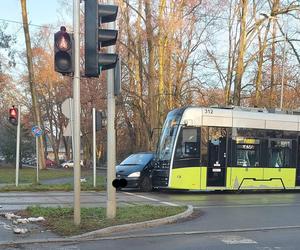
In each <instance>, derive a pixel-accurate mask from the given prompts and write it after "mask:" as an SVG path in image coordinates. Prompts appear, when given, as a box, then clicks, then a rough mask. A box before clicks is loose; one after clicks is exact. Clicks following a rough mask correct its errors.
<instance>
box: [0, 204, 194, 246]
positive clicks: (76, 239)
mask: <svg viewBox="0 0 300 250" xmlns="http://www.w3.org/2000/svg"><path fill="white" fill-rule="evenodd" d="M193 211H194V208H193V206H191V205H188V208H187V210H186V211H184V212H182V213H180V214H176V215H173V216H170V217H165V218H161V219H156V220H150V221H144V222H138V223H131V224H125V225H118V226H112V227H107V228H103V229H99V230H96V231H92V232H89V233H84V234H80V235H76V236H72V237H62V238H48V239H43V240H41V239H33V240H30V239H24V240H19V241H16V240H15V241H12V242H11V241H7V242H5V241H0V247H3V246H9V245H15V244H42V243H56V242H79V241H82V240H85V239H86V240H93V239H96V238H97V237H101V236H108V235H109V234H111V233H117V232H124V231H128V230H132V229H141V228H148V227H155V226H161V225H165V224H170V223H174V222H176V221H178V220H180V219H185V218H187V217H189V216H190V215H191V214H192V213H193ZM108 238H109V237H108Z"/></svg>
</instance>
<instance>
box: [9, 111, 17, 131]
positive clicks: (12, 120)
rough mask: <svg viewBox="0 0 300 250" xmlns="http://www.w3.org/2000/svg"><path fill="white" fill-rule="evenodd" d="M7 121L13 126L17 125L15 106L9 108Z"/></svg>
mask: <svg viewBox="0 0 300 250" xmlns="http://www.w3.org/2000/svg"><path fill="white" fill-rule="evenodd" d="M9 122H10V123H11V124H12V125H14V126H17V125H18V109H17V108H15V106H12V108H10V109H9Z"/></svg>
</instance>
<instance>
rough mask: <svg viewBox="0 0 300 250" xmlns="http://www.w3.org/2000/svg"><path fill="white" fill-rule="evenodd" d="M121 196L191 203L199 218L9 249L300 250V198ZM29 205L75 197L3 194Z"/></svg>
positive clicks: (100, 196)
mask: <svg viewBox="0 0 300 250" xmlns="http://www.w3.org/2000/svg"><path fill="white" fill-rule="evenodd" d="M16 195H17V193H16ZM18 195H20V193H18ZM117 197H118V205H125V206H126V205H131V204H138V203H143V204H145V203H149V204H160V205H161V204H165V205H186V204H192V205H193V206H194V207H195V208H196V211H197V216H195V217H193V218H192V219H190V220H188V221H183V222H180V223H176V224H170V225H165V226H161V227H158V228H149V229H144V230H138V231H132V232H127V233H123V234H115V235H113V237H115V238H110V239H100V240H96V241H82V242H79V243H78V242H77V243H56V244H39V245H35V244H30V245H21V246H20V245H19V246H12V248H10V249H19V248H21V247H22V249H143V250H146V249H172V250H174V249H262V250H269V249H274V250H275V249H300V247H299V246H300V237H299V235H300V212H299V211H300V193H249V194H235V193H218V194H216V193H179V192H163V193H157V192H154V193H139V192H120V193H118V195H117ZM105 198H106V197H105V194H104V193H95V192H87V193H83V197H82V201H84V203H83V205H84V206H85V205H86V206H94V205H97V206H99V205H103V206H105ZM14 199H15V200H14ZM26 202H27V203H28V202H32V203H34V202H39V204H40V205H47V204H48V205H49V204H50V205H57V204H59V203H60V204H63V205H71V204H72V194H70V193H63V192H55V193H46V194H43V196H42V194H39V193H35V196H34V195H33V194H30V193H28V194H27V195H23V199H20V198H19V199H18V198H16V197H14V194H13V195H11V197H10V198H9V197H8V194H0V204H1V205H3V208H5V207H6V206H15V207H17V206H23V205H25V203H26ZM16 203H17V204H16ZM5 249H8V248H5Z"/></svg>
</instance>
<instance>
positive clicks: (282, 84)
mask: <svg viewBox="0 0 300 250" xmlns="http://www.w3.org/2000/svg"><path fill="white" fill-rule="evenodd" d="M286 40H287V36H286V34H284V44H283V58H282V73H281V74H282V75H281V93H280V109H282V108H283V87H284V75H285V57H286V55H285V53H286V51H285V50H286Z"/></svg>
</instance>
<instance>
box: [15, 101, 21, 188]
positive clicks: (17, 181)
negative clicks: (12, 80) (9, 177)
mask: <svg viewBox="0 0 300 250" xmlns="http://www.w3.org/2000/svg"><path fill="white" fill-rule="evenodd" d="M20 132H21V106H20V105H19V106H18V127H17V143H16V144H17V149H16V187H17V186H18V185H19V165H20Z"/></svg>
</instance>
